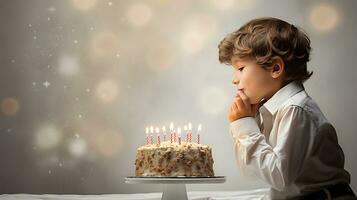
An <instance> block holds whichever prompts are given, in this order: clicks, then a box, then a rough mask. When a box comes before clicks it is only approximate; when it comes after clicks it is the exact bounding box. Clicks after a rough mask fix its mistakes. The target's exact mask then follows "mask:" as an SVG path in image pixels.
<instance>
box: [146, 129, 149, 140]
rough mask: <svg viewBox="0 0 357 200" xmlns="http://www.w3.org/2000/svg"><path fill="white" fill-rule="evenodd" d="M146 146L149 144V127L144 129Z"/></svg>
mask: <svg viewBox="0 0 357 200" xmlns="http://www.w3.org/2000/svg"><path fill="white" fill-rule="evenodd" d="M146 144H149V127H146Z"/></svg>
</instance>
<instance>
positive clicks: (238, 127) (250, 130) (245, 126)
mask: <svg viewBox="0 0 357 200" xmlns="http://www.w3.org/2000/svg"><path fill="white" fill-rule="evenodd" d="M231 133H232V136H237V137H239V136H242V135H248V136H249V135H254V134H257V133H260V129H259V126H258V124H257V122H256V121H255V119H254V118H253V117H244V118H241V119H238V120H236V121H234V122H232V123H231Z"/></svg>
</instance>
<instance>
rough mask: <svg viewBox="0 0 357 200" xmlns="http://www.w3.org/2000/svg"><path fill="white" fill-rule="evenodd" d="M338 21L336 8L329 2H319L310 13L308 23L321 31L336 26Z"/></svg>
mask: <svg viewBox="0 0 357 200" xmlns="http://www.w3.org/2000/svg"><path fill="white" fill-rule="evenodd" d="M338 21H339V15H338V12H337V10H336V9H335V8H334V7H333V6H332V5H329V4H319V5H317V6H315V7H314V8H313V9H312V11H311V13H310V23H311V24H312V26H313V27H314V28H315V29H316V30H318V31H321V32H327V31H330V30H332V29H334V28H335V27H336V25H337V24H338Z"/></svg>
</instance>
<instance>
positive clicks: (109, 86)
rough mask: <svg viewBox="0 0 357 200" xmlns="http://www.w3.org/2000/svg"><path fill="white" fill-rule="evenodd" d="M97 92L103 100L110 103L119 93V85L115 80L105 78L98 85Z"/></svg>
mask: <svg viewBox="0 0 357 200" xmlns="http://www.w3.org/2000/svg"><path fill="white" fill-rule="evenodd" d="M95 93H96V96H97V97H98V98H99V99H100V100H101V101H102V102H104V103H110V102H112V101H114V100H115V99H116V98H117V96H118V95H119V86H118V85H117V83H116V82H115V81H112V80H104V81H102V82H100V83H99V84H98V85H97V86H96V89H95Z"/></svg>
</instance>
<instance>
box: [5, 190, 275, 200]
mask: <svg viewBox="0 0 357 200" xmlns="http://www.w3.org/2000/svg"><path fill="white" fill-rule="evenodd" d="M268 194H269V189H268V188H264V189H256V190H245V191H200V192H199V191H197V192H196V191H193V192H188V198H189V199H192V200H237V199H239V200H253V199H254V200H256V199H269V198H268V196H269V195H268ZM161 195H162V193H138V194H102V195H75V194H73V195H72V194H66V195H56V194H41V195H34V194H2V195H0V200H72V199H73V200H95V199H96V200H120V199H125V200H141V199H146V200H147V199H149V200H160V199H161Z"/></svg>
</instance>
